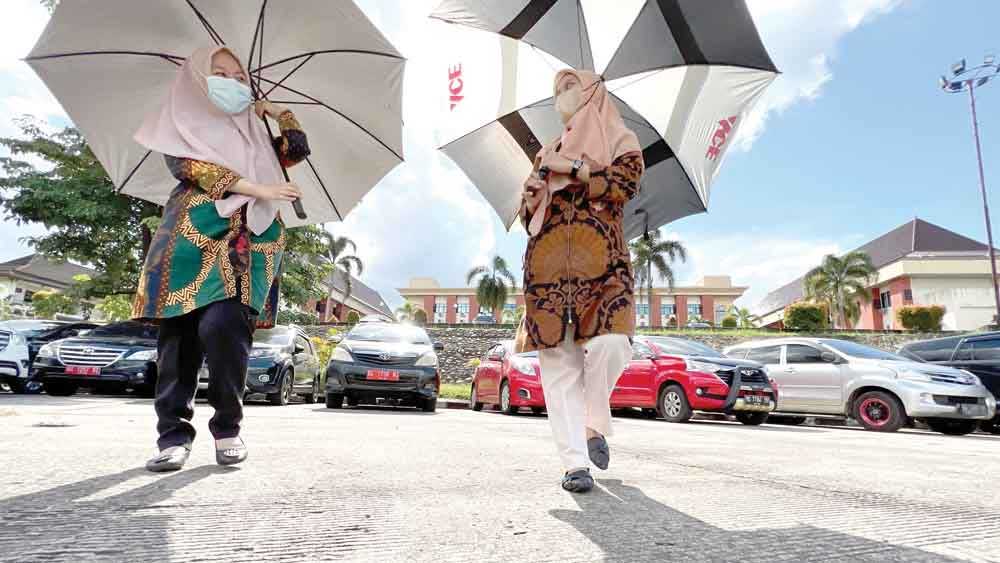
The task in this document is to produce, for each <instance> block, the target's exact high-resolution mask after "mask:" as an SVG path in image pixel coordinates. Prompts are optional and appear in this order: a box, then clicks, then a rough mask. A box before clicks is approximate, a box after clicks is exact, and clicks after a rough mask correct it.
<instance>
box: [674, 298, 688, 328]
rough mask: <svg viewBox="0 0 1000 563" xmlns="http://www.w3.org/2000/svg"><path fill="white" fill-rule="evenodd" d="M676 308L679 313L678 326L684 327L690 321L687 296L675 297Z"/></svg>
mask: <svg viewBox="0 0 1000 563" xmlns="http://www.w3.org/2000/svg"><path fill="white" fill-rule="evenodd" d="M674 308H675V309H676V311H677V326H684V325H686V324H687V320H688V298H687V296H686V295H678V296H676V297H674Z"/></svg>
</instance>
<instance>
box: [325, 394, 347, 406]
mask: <svg viewBox="0 0 1000 563" xmlns="http://www.w3.org/2000/svg"><path fill="white" fill-rule="evenodd" d="M326 408H328V409H342V408H344V396H343V395H341V394H339V393H327V394H326Z"/></svg>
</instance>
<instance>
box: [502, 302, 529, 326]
mask: <svg viewBox="0 0 1000 563" xmlns="http://www.w3.org/2000/svg"><path fill="white" fill-rule="evenodd" d="M523 318H524V306H523V305H519V306H518V307H517V308H516V309H514V310H510V309H504V312H503V322H504V323H506V324H510V325H519V324H521V319H523Z"/></svg>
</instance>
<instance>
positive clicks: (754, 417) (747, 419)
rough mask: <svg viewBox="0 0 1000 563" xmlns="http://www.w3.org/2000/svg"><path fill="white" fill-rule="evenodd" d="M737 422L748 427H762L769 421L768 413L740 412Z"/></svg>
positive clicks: (737, 415) (737, 414)
mask: <svg viewBox="0 0 1000 563" xmlns="http://www.w3.org/2000/svg"><path fill="white" fill-rule="evenodd" d="M736 420H738V421H740V422H741V423H742V424H746V425H747V426H760V425H761V424H764V422H765V421H766V420H767V413H766V412H738V413H736Z"/></svg>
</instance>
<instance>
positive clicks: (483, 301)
mask: <svg viewBox="0 0 1000 563" xmlns="http://www.w3.org/2000/svg"><path fill="white" fill-rule="evenodd" d="M477 277H478V278H479V284H478V287H477V288H476V299H477V300H478V301H479V305H480V306H482V307H487V308H489V309H490V311H493V312H494V314H495V313H496V311H497V309H501V308H502V307H503V306H504V304H505V303H507V296H508V295H509V294H510V292H511V291H512V290H513V289H515V288H516V287H517V284H516V283H515V282H514V274H511V273H510V270H509V269H508V268H507V261H506V260H504V259H503V258H501V257H499V256H494V257H493V263H492V264H491V265H490V266H476V267H475V268H473V269H471V270H469V273H468V274H466V276H465V283H467V284H469V285H472V281H473V280H474V279H476V278H477Z"/></svg>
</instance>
